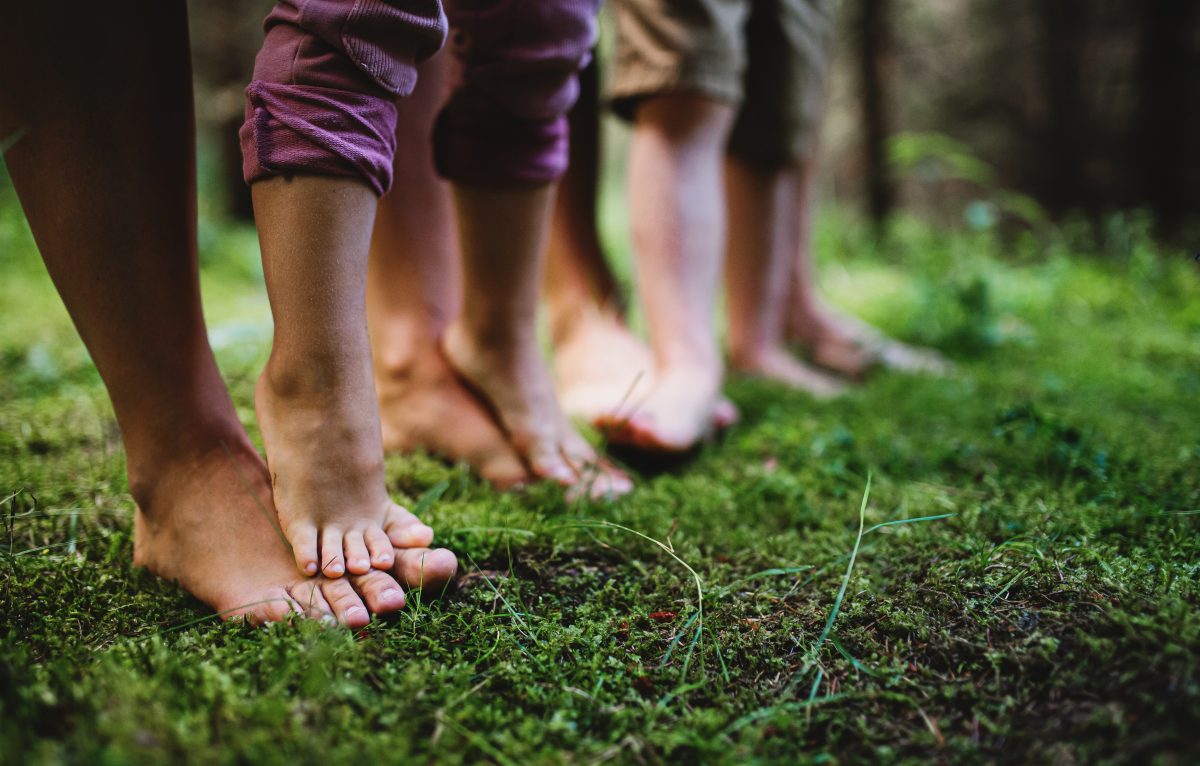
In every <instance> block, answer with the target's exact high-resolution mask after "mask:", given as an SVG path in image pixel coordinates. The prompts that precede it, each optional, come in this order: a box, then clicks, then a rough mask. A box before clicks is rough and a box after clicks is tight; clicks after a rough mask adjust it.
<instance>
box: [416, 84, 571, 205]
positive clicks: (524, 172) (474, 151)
mask: <svg viewBox="0 0 1200 766" xmlns="http://www.w3.org/2000/svg"><path fill="white" fill-rule="evenodd" d="M568 135H569V131H568V128H567V119H566V117H555V118H552V119H549V120H540V121H534V120H520V119H512V118H508V117H507V116H506V115H504V114H497V113H496V112H495V111H494V110H492V109H489V108H488V107H487V106H486V105H479V104H475V103H472V102H469V101H462V102H456V103H451V104H450V105H448V106H447V107H446V108H445V109H443V110H442V113H441V114H440V115H438V120H437V123H436V124H435V125H434V128H433V148H434V162H435V164H436V165H437V169H438V172H439V173H441V174H442V176H443V177H444V178H447V179H449V180H451V181H456V182H460V183H466V184H478V185H494V184H508V183H517V184H531V185H538V184H546V183H551V182H553V181H556V180H558V179H559V178H560V177H562V174H563V173H565V172H566V171H567V158H568V155H569V147H568Z"/></svg>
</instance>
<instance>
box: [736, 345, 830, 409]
mask: <svg viewBox="0 0 1200 766" xmlns="http://www.w3.org/2000/svg"><path fill="white" fill-rule="evenodd" d="M730 366H731V367H732V369H734V370H736V371H737V372H740V373H742V374H743V375H749V376H752V377H757V378H763V379H765V380H770V381H774V382H776V383H782V384H784V385H786V386H790V387H792V388H796V389H799V390H801V391H805V392H807V393H808V394H810V395H811V396H813V397H815V398H817V399H831V398H833V397H835V396H839V395H841V394H843V393H845V391H846V384H845V383H843V382H842V381H840V380H838V379H837V378H834V377H832V376H831V375H828V374H826V373H824V372H821V371H820V370H817V369H814V368H813V367H810V366H809V365H807V364H805V363H804V362H802V361H800V360H799V359H797V358H796V357H794V356H792V354H791V353H790V352H788V351H787V350H786V349H781V348H771V349H766V350H764V351H761V352H757V353H755V354H752V355H745V354H742V355H737V356H734V357H733V359H732V360H731V362H730Z"/></svg>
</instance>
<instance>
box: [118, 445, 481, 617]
mask: <svg viewBox="0 0 1200 766" xmlns="http://www.w3.org/2000/svg"><path fill="white" fill-rule="evenodd" d="M154 468H155V470H152V471H150V470H147V471H143V472H142V473H143V475H147V476H153V477H154V479H153V481H152V482H149V483H143V484H142V485H141V486H138V487H136V488H135V489H134V493H135V499H136V500H137V503H138V507H137V512H136V515H135V518H134V529H135V533H134V553H133V558H134V563H135V564H136V565H137V566H143V567H146V568H148V569H149V570H150V571H151V572H153V573H154V574H156V575H158V576H160V577H163V578H166V579H168V580H173V581H175V582H178V583H179V584H180V585H181V586H183V587H184V588H185V589H186V590H188V591H189V592H190V593H191V594H192V595H194V596H195V597H196V598H198V599H200V600H201V601H203V602H204V603H206V604H208V605H209V606H211V607H212V608H213V609H215V610H216V611H217V613H218V614H219V615H220V616H221V617H222V618H223V619H231V618H233V617H244V618H246V619H248V620H250V621H251V622H253V623H256V624H258V623H263V622H276V621H281V620H286V619H288V618H290V617H293V616H300V617H312V618H317V619H321V618H327V619H332V620H336V621H338V622H339V623H341V624H343V625H346V626H348V627H361V626H363V625H366V624H367V623H368V622H369V621H370V619H371V614H372V613H373V614H387V613H389V612H395V611H397V610H399V609H401V608H402V607H403V606H404V602H405V594H404V589H403V587H402V586H401V582H402V583H404V585H405V586H408V587H423V588H424V589H425V590H427V591H430V592H436V591H438V590H440V589H441V588H442V587H443V586H445V584H446V583H448V582H450V581H451V580H452V579H453V578H454V576H455V574H456V572H457V569H458V562H457V560H456V559H455V557H454V554H452V553H450V551H447V550H429V549H427V548H405V549H400V550H393V552H392V553H393V559H394V560H395V563H394V565H393V566H394V570H393V572H392V573H387V572H382V571H378V570H374V571H369V572H368V573H367V574H364V575H352V576H350V577H343V578H338V579H330V578H326V577H305V576H303V575H302V574H300V572H298V571H296V565H295V563H294V560H293V556H292V554H291V552H290V551H289V550H288V546H287V543H286V542H285V541H284V540H283V539H282V537H281V536H280V532H279V530H278V528H277V527H276V526H275V524H276V521H275V517H274V513H275V512H274V508H273V506H272V498H271V486H270V480H269V476H268V474H267V468H266V465H264V464H263V461H262V458H260V457H259V455H258V453H257V452H256V451H255V450H254V447H253V446H252V445H251V444H250V443H249V441H248V440H247V439H246V438H245V435H244V434H231V435H230V436H229V437H228V438H227V439H225V440H224V441H223V442H222V441H221V440H219V439H214V441H213V444H212V445H211V446H210V447H209V448H208V449H207V450H205V451H200V452H199V453H197V454H194V455H192V456H190V457H187V458H186V459H178V458H177V459H174V460H172V461H169V462H168V463H166V464H164V465H161V466H155V467H154ZM397 578H399V580H400V582H397Z"/></svg>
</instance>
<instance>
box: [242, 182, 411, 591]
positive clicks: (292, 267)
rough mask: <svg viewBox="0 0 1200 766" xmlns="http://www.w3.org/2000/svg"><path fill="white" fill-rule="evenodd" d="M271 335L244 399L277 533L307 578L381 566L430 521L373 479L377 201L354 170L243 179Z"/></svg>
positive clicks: (378, 477) (378, 446)
mask: <svg viewBox="0 0 1200 766" xmlns="http://www.w3.org/2000/svg"><path fill="white" fill-rule="evenodd" d="M252 195H253V198H254V209H255V215H256V217H257V220H258V225H259V239H260V241H261V243H262V254H263V273H264V276H265V280H266V283H267V294H268V296H269V297H270V299H271V314H272V317H273V318H274V320H275V337H274V341H273V343H272V346H271V356H270V358H269V359H268V360H267V364H266V367H265V368H264V370H263V374H262V376H261V377H260V378H259V381H258V387H257V389H256V391H255V408H256V410H257V412H258V422H259V426H260V429H261V431H262V435H263V444H264V446H265V447H266V451H267V465H268V466H269V468H270V470H271V486H272V488H273V489H274V496H275V507H276V509H277V510H278V513H279V520H280V524H281V526H282V527H283V532H284V534H285V535H287V539H288V541H289V542H290V543H291V545H292V549H293V551H294V553H295V556H296V564H297V566H299V568H300V571H301V572H303V573H304V574H307V575H315V574H318V573H320V574H323V575H325V576H326V577H339V576H341V575H342V574H344V573H347V572H349V573H351V574H365V573H366V572H367V571H368V570H370V569H371V568H372V567H374V568H376V569H388V568H390V567H391V566H392V564H393V562H394V555H393V553H392V549H393V547H396V548H406V547H413V546H417V547H421V546H427V545H429V543H430V542H431V541H432V539H433V530H432V529H430V528H429V527H427V526H425V525H424V524H422V523H420V522H419V521H418V520H417V519H416V517H415V516H413V515H412V514H411V513H409V512H408V511H406V510H404V509H403V508H401V507H400V506H398V505H396V504H395V503H394V502H392V500H391V498H390V497H389V496H388V493H387V488H386V486H385V484H384V474H383V443H382V435H381V431H380V423H379V403H378V401H377V400H376V397H375V387H374V380H373V374H372V367H371V346H370V338H369V336H368V332H367V320H366V274H367V257H368V252H369V247H370V237H371V226H372V224H373V222H374V215H375V208H376V204H377V200H376V198H375V195H374V193H373V192H372V191H371V190H370V189H369V188H368V187H366V186H365V185H363V184H361V183H359V182H358V181H357V180H354V179H345V178H322V177H316V176H297V177H295V178H286V177H275V178H270V179H268V180H264V181H258V182H256V183H255V184H254V185H253V187H252Z"/></svg>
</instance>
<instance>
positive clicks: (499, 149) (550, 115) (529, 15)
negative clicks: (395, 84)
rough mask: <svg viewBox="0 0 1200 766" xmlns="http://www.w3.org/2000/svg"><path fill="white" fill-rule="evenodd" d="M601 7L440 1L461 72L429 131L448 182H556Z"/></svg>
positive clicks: (562, 1) (591, 3)
mask: <svg viewBox="0 0 1200 766" xmlns="http://www.w3.org/2000/svg"><path fill="white" fill-rule="evenodd" d="M599 7H600V0H493V1H492V2H487V1H486V0H446V13H447V15H448V16H449V19H450V25H451V29H452V30H453V32H452V37H451V47H452V50H453V51H454V54H455V56H456V57H457V58H458V59H459V61H460V62H461V74H460V82H459V83H458V84H457V87H456V88H455V89H454V91H453V92H452V94H451V96H450V99H449V101H448V102H447V104H446V106H445V107H444V108H443V109H442V112H441V113H440V114H439V115H438V120H437V123H436V125H435V127H434V134H433V136H434V159H435V161H436V163H437V167H438V171H439V172H440V173H441V174H442V175H443V176H444V177H445V178H447V179H449V180H451V181H455V182H460V183H467V184H487V185H495V184H513V183H516V184H542V183H548V182H551V181H554V180H557V179H558V178H559V177H560V176H562V174H563V173H564V172H565V171H566V168H567V155H568V146H567V142H568V131H567V119H566V115H567V112H568V111H570V109H571V107H572V106H573V105H574V103H575V100H576V98H577V97H578V95H579V79H578V75H579V71H580V70H581V69H582V68H583V67H584V66H586V65H587V62H588V60H589V57H590V52H591V48H592V45H593V44H594V43H595V39H596V14H597V12H598V11H599Z"/></svg>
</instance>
